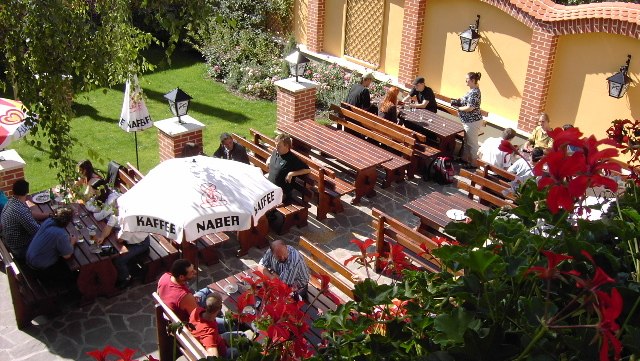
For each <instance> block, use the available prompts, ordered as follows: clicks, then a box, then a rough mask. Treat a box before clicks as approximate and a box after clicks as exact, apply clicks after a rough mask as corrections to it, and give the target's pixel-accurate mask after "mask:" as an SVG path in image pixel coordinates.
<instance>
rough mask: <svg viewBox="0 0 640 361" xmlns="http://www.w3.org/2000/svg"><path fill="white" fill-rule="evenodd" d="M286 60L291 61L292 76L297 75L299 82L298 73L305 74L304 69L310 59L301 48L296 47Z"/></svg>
mask: <svg viewBox="0 0 640 361" xmlns="http://www.w3.org/2000/svg"><path fill="white" fill-rule="evenodd" d="M284 60H286V61H287V63H289V71H290V72H291V76H294V75H295V77H296V83H297V82H298V75H299V76H302V75H304V70H305V69H306V68H307V63H308V62H309V59H308V58H307V57H306V56H304V55H303V54H302V52H300V50H299V49H298V48H297V47H296V50H295V51H294V52H293V53H291V54H289V55H288V56H287V57H286V58H284Z"/></svg>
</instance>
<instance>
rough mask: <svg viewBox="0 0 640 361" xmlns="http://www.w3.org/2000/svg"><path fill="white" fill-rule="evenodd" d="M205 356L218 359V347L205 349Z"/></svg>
mask: <svg viewBox="0 0 640 361" xmlns="http://www.w3.org/2000/svg"><path fill="white" fill-rule="evenodd" d="M207 355H209V356H215V357H218V347H207Z"/></svg>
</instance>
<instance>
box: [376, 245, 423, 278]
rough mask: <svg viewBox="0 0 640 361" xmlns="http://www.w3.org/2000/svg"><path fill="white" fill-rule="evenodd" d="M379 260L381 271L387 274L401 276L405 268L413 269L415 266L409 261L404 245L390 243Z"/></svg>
mask: <svg viewBox="0 0 640 361" xmlns="http://www.w3.org/2000/svg"><path fill="white" fill-rule="evenodd" d="M380 258H382V259H381V260H380V266H381V267H382V268H383V270H382V272H383V273H384V274H386V275H389V276H401V275H402V271H403V270H405V269H411V270H415V269H417V267H416V266H415V265H413V264H412V263H411V261H410V260H409V257H407V254H406V253H405V252H404V247H403V246H402V245H400V244H392V245H391V249H390V251H389V252H388V253H386V254H385V255H383V257H380Z"/></svg>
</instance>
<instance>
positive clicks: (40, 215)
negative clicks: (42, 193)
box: [27, 200, 51, 222]
mask: <svg viewBox="0 0 640 361" xmlns="http://www.w3.org/2000/svg"><path fill="white" fill-rule="evenodd" d="M27 207H29V210H30V211H31V215H32V216H33V219H35V220H36V221H39V222H42V221H44V220H45V219H47V218H49V216H50V215H51V214H49V213H46V212H43V211H41V210H40V208H38V207H36V205H35V204H34V203H33V202H31V201H30V200H27Z"/></svg>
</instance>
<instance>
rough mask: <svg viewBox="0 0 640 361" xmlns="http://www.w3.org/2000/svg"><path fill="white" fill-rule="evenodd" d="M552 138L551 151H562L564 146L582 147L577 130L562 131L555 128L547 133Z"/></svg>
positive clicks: (580, 135)
mask: <svg viewBox="0 0 640 361" xmlns="http://www.w3.org/2000/svg"><path fill="white" fill-rule="evenodd" d="M547 134H548V135H549V137H551V138H553V150H554V151H556V152H557V151H562V152H564V149H565V148H566V146H569V145H571V146H574V147H582V140H581V137H582V132H580V130H579V129H578V128H569V129H562V128H556V129H553V130H551V131H549V132H547Z"/></svg>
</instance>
